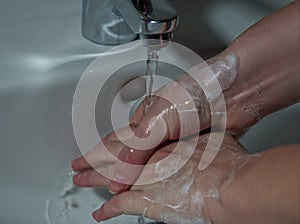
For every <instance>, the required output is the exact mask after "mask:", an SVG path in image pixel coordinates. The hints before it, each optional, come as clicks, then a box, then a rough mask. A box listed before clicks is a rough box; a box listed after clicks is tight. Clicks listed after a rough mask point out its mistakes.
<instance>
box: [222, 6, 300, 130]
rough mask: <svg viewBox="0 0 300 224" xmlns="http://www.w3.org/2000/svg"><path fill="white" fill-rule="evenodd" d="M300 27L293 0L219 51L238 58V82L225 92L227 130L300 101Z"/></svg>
mask: <svg viewBox="0 0 300 224" xmlns="http://www.w3.org/2000/svg"><path fill="white" fill-rule="evenodd" d="M299 28H300V1H296V2H294V3H292V4H290V5H289V6H287V7H285V8H283V9H281V10H279V11H277V12H275V13H273V14H271V15H270V16H268V17H266V18H264V19H263V20H261V21H260V22H259V23H257V24H255V25H254V26H253V27H251V28H249V29H248V30H247V31H246V32H245V33H243V34H242V35H241V36H240V37H238V38H237V39H236V40H235V41H234V42H233V43H232V44H231V45H230V46H229V47H228V48H227V49H226V50H225V51H224V52H222V53H221V54H225V53H228V52H233V53H235V54H236V55H237V56H238V57H239V58H240V65H239V69H238V73H239V75H238V78H237V81H236V83H235V84H234V85H233V86H232V87H231V89H230V90H229V91H226V92H225V97H226V101H227V106H228V129H229V130H230V129H233V130H234V129H242V128H245V127H248V126H250V125H252V124H253V123H255V122H256V121H257V120H259V119H260V118H262V117H264V116H266V115H268V114H270V113H272V112H275V111H277V110H279V109H282V108H284V107H287V106H289V105H291V104H294V103H296V102H298V101H299V100H300V91H299V87H300V63H299V60H300V44H299V41H300V30H299ZM237 119H238V120H237ZM241 121H242V122H241Z"/></svg>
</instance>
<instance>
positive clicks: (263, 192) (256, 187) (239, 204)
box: [211, 145, 300, 224]
mask: <svg viewBox="0 0 300 224" xmlns="http://www.w3.org/2000/svg"><path fill="white" fill-rule="evenodd" d="M299 168H300V145H290V146H282V147H277V148H274V149H271V150H268V151H266V152H264V153H263V154H262V155H261V156H260V157H258V158H255V159H254V160H253V161H251V162H250V163H249V164H247V165H246V166H245V167H243V168H242V169H241V170H239V171H238V173H237V174H236V176H235V178H234V180H233V181H232V182H231V183H230V184H229V185H225V186H224V187H223V188H222V190H221V202H222V207H221V208H220V207H216V208H214V209H212V211H211V217H212V218H213V220H214V223H232V224H234V223H245V224H247V223H249V224H252V223H256V224H260V223H262V224H265V223H272V224H276V223H278V224H281V223H286V224H288V223H299V220H300V217H299V216H300V214H299V211H300V201H299V200H300V195H299V192H300V189H299V183H300V177H299Z"/></svg>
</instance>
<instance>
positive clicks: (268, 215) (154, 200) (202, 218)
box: [73, 135, 300, 224]
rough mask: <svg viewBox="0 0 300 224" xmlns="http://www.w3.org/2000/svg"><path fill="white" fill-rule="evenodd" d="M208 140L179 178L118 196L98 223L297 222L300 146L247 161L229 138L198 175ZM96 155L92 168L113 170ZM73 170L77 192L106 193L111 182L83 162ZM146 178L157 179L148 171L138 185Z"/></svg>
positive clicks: (158, 155) (116, 146)
mask: <svg viewBox="0 0 300 224" xmlns="http://www.w3.org/2000/svg"><path fill="white" fill-rule="evenodd" d="M207 139H208V135H205V136H201V137H200V140H199V142H198V145H197V149H196V150H195V152H194V153H193V155H192V157H191V158H190V159H189V160H188V162H187V163H186V164H185V166H184V167H182V168H181V169H180V170H179V171H178V172H177V173H175V174H174V175H172V176H170V177H169V178H167V179H165V180H162V181H159V182H157V183H153V184H149V185H144V186H143V185H141V186H138V185H137V186H133V187H132V188H131V189H130V190H129V191H126V192H123V193H121V194H118V195H116V196H114V197H113V198H112V199H111V200H109V201H108V202H106V203H105V204H104V205H102V207H101V208H100V209H98V210H97V211H95V212H94V213H93V217H94V218H95V220H97V221H104V220H107V219H110V218H113V217H115V216H118V215H121V214H131V215H143V216H146V217H148V218H152V219H155V220H158V221H163V222H166V223H169V224H183V223H192V224H194V223H208V222H213V223H220V224H222V223H233V224H234V223H237V224H239V223H258V224H259V223H263V224H264V223H275V224H276V223H278V224H281V223H298V222H299V220H300V217H299V209H300V204H299V198H300V195H299V192H300V191H299V190H300V189H299V184H300V178H299V175H298V171H299V164H300V145H291V146H282V147H278V148H274V149H270V150H268V151H267V152H264V153H262V154H259V155H249V154H247V153H246V151H245V150H244V149H243V147H242V146H241V145H240V144H239V143H238V142H237V141H236V140H234V138H232V137H230V136H226V137H225V140H224V142H223V145H222V147H221V151H220V152H219V153H218V155H217V157H216V159H215V160H214V161H213V163H212V164H211V165H210V166H209V167H208V168H207V169H206V170H204V171H199V170H198V164H199V161H200V158H201V156H202V152H203V150H204V148H205V146H206V143H207ZM190 141H192V140H190ZM186 144H187V145H188V144H189V142H186ZM175 145H176V143H170V144H168V145H166V146H164V147H163V148H161V149H160V150H158V151H156V152H155V154H154V155H153V156H152V157H151V159H150V160H149V161H148V163H149V164H151V163H153V162H157V161H160V160H161V159H162V158H164V157H166V156H168V155H169V154H170V153H172V150H173V147H174V146H175ZM107 146H108V147H109V148H111V149H112V150H113V151H114V153H117V152H118V151H119V150H121V148H122V144H121V143H118V142H117V138H116V137H115V136H110V142H108V144H107ZM186 149H187V147H183V148H182V150H181V151H180V155H181V156H183V157H184V156H185V155H186ZM95 150H96V151H98V153H100V154H101V155H102V156H101V157H102V161H101V162H99V160H94V161H97V164H93V167H95V166H97V167H101V166H102V167H103V166H104V164H108V165H109V166H112V167H113V166H115V162H116V161H112V160H111V158H110V157H105V156H103V153H101V149H99V148H95ZM173 153H174V152H173ZM287 161H288V163H287ZM73 168H74V169H75V170H76V171H78V172H79V174H77V175H75V176H74V178H73V181H74V184H75V185H77V186H79V187H107V186H108V184H109V182H110V180H109V179H107V178H105V177H103V176H102V175H101V174H99V173H98V172H97V171H95V169H94V168H92V167H91V166H90V164H89V163H88V162H87V161H86V160H85V158H84V157H80V158H78V159H77V160H75V161H74V162H73ZM167 169H170V166H168V165H167V164H165V165H162V166H161V167H160V170H161V171H165V170H167ZM145 178H146V179H147V178H153V170H149V169H147V168H145V169H144V170H143V171H142V173H141V175H140V177H139V180H140V179H145ZM139 180H138V181H139ZM282 183H284V184H282Z"/></svg>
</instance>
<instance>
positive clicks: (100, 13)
mask: <svg viewBox="0 0 300 224" xmlns="http://www.w3.org/2000/svg"><path fill="white" fill-rule="evenodd" d="M177 25H178V15H177V11H176V9H175V8H174V7H173V6H172V5H171V4H170V2H169V1H168V0H83V10H82V34H83V36H84V37H86V38H87V39H88V40H90V41H93V42H95V43H98V44H104V45H118V44H122V43H126V42H129V41H132V40H134V39H136V38H137V36H138V35H139V36H140V38H141V39H158V40H170V39H172V36H173V32H174V31H175V29H176V28H177Z"/></svg>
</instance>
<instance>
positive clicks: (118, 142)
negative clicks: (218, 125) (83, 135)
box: [72, 54, 251, 223]
mask: <svg viewBox="0 0 300 224" xmlns="http://www.w3.org/2000/svg"><path fill="white" fill-rule="evenodd" d="M208 64H209V65H210V68H211V69H212V70H213V72H214V74H215V75H216V78H217V79H218V81H219V83H220V86H221V88H222V90H223V91H226V90H227V89H229V88H230V86H231V85H232V84H233V83H234V81H235V79H236V77H237V67H238V58H237V57H236V56H235V55H233V54H228V55H225V56H224V57H217V58H213V59H211V60H210V61H208ZM200 67H201V66H200ZM206 77H207V76H203V74H201V69H200V72H199V76H198V77H193V78H196V79H197V78H198V79H202V80H201V81H202V82H203V78H206ZM206 79H207V78H206ZM205 81H206V83H208V85H209V82H210V80H209V79H207V80H204V82H205ZM178 85H179V86H181V87H183V88H184V89H185V90H186V91H187V92H188V94H189V96H188V97H187V96H186V95H185V94H184V93H182V92H180V91H178ZM157 95H159V96H161V97H154V99H153V103H152V105H151V107H150V108H147V110H146V109H145V106H146V102H145V101H144V102H142V103H141V105H140V106H139V108H138V109H137V110H136V112H135V114H134V115H133V117H132V119H131V121H130V125H129V127H126V128H123V129H120V130H118V131H117V133H118V136H116V134H115V133H112V134H110V135H108V136H107V137H106V138H104V139H103V144H99V145H97V146H96V147H95V148H94V149H93V150H92V151H90V152H88V153H87V154H85V155H84V156H82V157H80V158H78V159H76V160H74V161H73V163H72V166H73V169H74V170H75V171H77V172H79V173H78V174H77V175H75V176H74V178H73V181H74V184H75V185H77V186H79V187H108V188H109V190H110V191H111V192H112V193H114V194H117V195H116V196H114V197H113V198H112V199H111V200H109V201H108V202H107V203H105V204H104V205H103V206H102V207H101V208H100V209H99V210H97V211H95V212H94V213H93V216H94V218H95V219H96V220H97V221H103V220H107V219H110V218H112V217H115V216H118V215H120V214H132V215H143V216H146V217H149V218H152V219H155V220H158V221H163V222H166V223H202V222H205V221H207V220H211V218H212V215H211V211H212V210H213V211H216V210H218V209H216V208H220V209H222V208H221V207H222V206H221V204H220V198H219V197H220V195H222V193H221V191H222V186H225V185H226V183H228V182H230V178H232V176H233V175H234V173H235V172H236V171H237V170H238V169H240V168H241V167H242V165H244V164H245V163H246V162H247V161H248V160H249V159H250V158H251V156H250V155H248V154H247V153H246V152H245V150H243V148H242V146H241V145H239V144H238V143H237V142H236V140H234V138H232V137H230V136H226V137H225V139H224V142H223V144H222V147H221V151H220V152H219V153H218V155H217V157H216V158H215V160H214V161H213V162H212V164H210V166H209V167H208V168H207V169H205V170H204V171H200V170H199V169H198V166H199V162H200V159H201V157H202V154H203V151H204V149H205V147H206V145H207V142H208V138H209V135H202V136H200V137H199V139H198V138H191V139H189V140H185V141H179V142H180V143H181V144H180V145H178V146H177V144H178V143H179V142H174V140H178V138H179V136H182V135H183V137H186V136H190V135H193V134H196V133H198V132H199V131H200V130H197V129H196V128H195V126H194V125H193V123H194V119H195V116H197V118H198V119H199V121H200V122H201V130H203V129H206V128H208V127H209V125H210V119H211V116H210V107H209V103H211V102H209V100H211V101H217V100H218V98H219V97H221V95H218V94H215V95H214V96H213V99H207V98H206V96H205V94H204V92H203V90H201V89H200V88H199V86H198V85H197V84H195V82H193V80H192V79H191V78H190V77H187V76H183V77H182V78H180V79H179V80H177V82H176V83H175V84H174V83H173V84H170V85H167V86H166V87H164V88H162V89H161V90H159V93H158V94H157ZM174 95H175V97H174ZM172 97H173V98H175V99H176V102H175V104H174V102H173V104H171V103H170V102H169V101H168V100H166V99H170V98H172ZM192 106H194V107H196V111H195V110H190V108H192ZM178 108H180V110H178ZM145 111H146V112H145ZM179 117H181V118H182V117H183V118H184V120H183V121H180V118H179ZM182 124H183V125H184V127H182ZM163 125H165V126H164V127H165V128H161V127H162V126H163ZM161 130H163V131H161ZM132 132H133V133H134V135H135V136H137V137H139V138H147V137H149V135H151V139H152V142H150V145H151V144H152V145H151V147H149V148H150V149H149V150H138V148H139V147H136V149H134V148H131V147H128V146H125V145H123V143H122V142H127V143H128V142H130V141H131V142H130V145H138V144H139V143H138V142H134V141H132V140H131V139H132V138H131V135H130V133H132ZM170 140H173V142H170ZM195 141H196V142H195ZM162 143H164V144H163V145H162ZM104 145H105V146H106V148H108V149H109V151H110V152H107V149H105V148H104ZM193 145H196V150H195V151H194V152H193V153H192V155H191V154H190V151H189V149H190V147H189V146H193ZM176 146H177V147H179V148H180V149H179V150H176V151H174V148H175V147H176ZM110 153H111V154H110ZM112 155H114V156H112ZM188 155H191V157H190V158H186V157H187V156H188ZM167 156H172V158H173V159H171V160H169V161H168V162H165V163H163V162H160V161H163V158H166V157H167ZM117 158H118V159H117ZM180 160H187V162H186V163H185V165H184V166H183V167H181V168H179V167H178V163H180ZM172 161H173V162H172ZM174 161H175V162H174ZM124 162H125V163H129V164H133V165H136V167H134V166H133V168H132V169H124V166H123V165H122V164H123V163H124ZM145 163H147V164H148V165H150V164H155V169H154V168H153V166H152V168H148V167H145V168H144V167H143V166H142V165H144V164H145ZM101 173H102V174H103V173H109V175H105V176H103V175H101ZM166 173H167V174H168V173H169V175H166ZM154 180H157V181H154ZM143 183H148V184H147V185H145V186H139V184H143ZM133 184H135V185H134V186H132V185H133ZM129 189H130V190H129ZM127 190H129V191H127ZM211 207H214V208H213V209H212V208H211Z"/></svg>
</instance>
